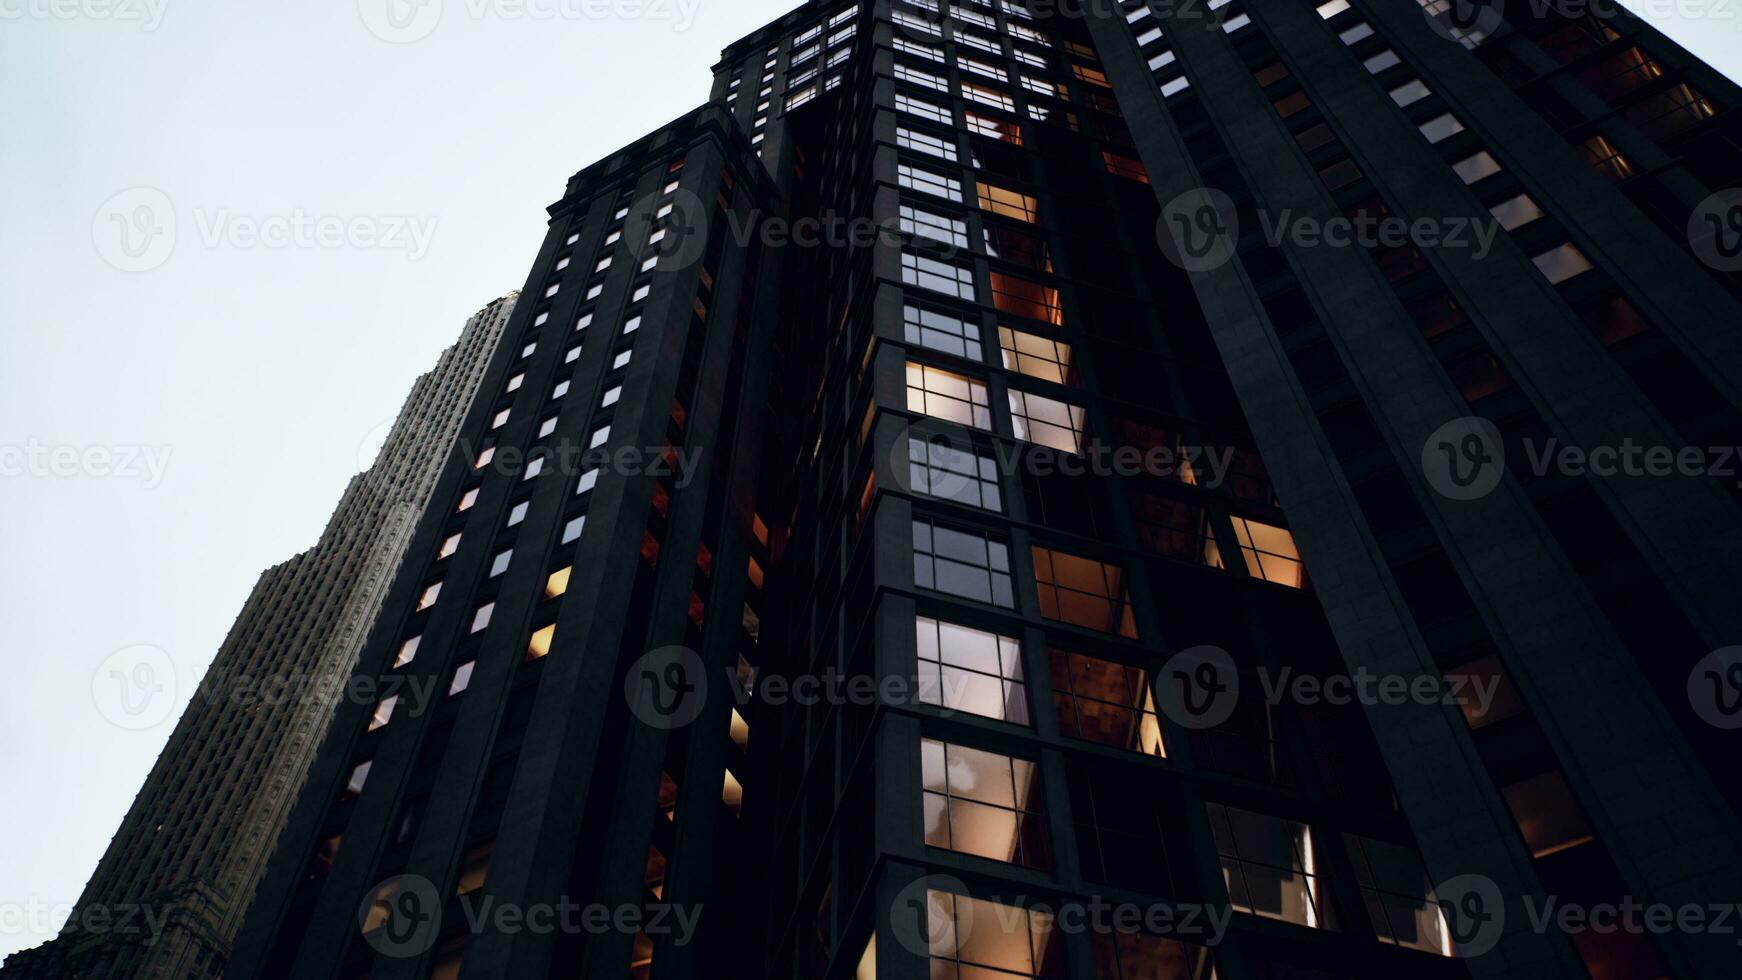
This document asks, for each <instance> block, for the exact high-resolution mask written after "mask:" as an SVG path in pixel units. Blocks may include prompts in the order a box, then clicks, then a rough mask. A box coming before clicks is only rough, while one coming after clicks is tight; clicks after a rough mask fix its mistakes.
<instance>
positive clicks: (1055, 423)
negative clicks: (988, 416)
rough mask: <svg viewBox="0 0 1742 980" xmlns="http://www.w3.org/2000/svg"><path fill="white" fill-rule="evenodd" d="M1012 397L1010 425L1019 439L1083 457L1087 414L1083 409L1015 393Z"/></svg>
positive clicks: (1037, 396)
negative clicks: (1085, 414) (1084, 425)
mask: <svg viewBox="0 0 1742 980" xmlns="http://www.w3.org/2000/svg"><path fill="white" fill-rule="evenodd" d="M1009 396H1010V424H1011V426H1012V427H1014V429H1015V431H1016V438H1018V439H1022V440H1024V441H1026V442H1032V443H1035V444H1036V445H1041V446H1050V447H1052V448H1053V449H1057V450H1059V451H1060V452H1066V453H1078V454H1081V453H1082V451H1083V424H1084V423H1083V419H1084V411H1083V408H1082V407H1081V406H1078V405H1070V404H1066V403H1065V402H1061V401H1057V400H1055V399H1052V398H1043V397H1041V396H1040V395H1032V394H1029V393H1028V392H1025V391H1012V392H1009Z"/></svg>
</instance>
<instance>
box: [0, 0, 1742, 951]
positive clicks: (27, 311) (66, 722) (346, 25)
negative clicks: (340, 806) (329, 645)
mask: <svg viewBox="0 0 1742 980" xmlns="http://www.w3.org/2000/svg"><path fill="white" fill-rule="evenodd" d="M388 2H389V0H312V2H311V0H296V2H293V3H282V2H272V3H269V2H265V0H198V2H192V0H0V92H3V93H5V94H4V108H3V109H0V186H4V187H5V188H6V192H5V194H4V195H3V196H0V522H3V524H0V528H3V529H4V532H5V535H4V541H3V543H0V624H3V630H0V665H3V666H4V668H5V675H4V676H5V682H4V683H3V684H0V794H3V798H4V802H3V803H0V955H4V954H6V953H10V952H12V951H14V950H17V949H21V948H24V947H27V946H32V945H35V944H37V943H39V942H41V941H43V940H45V939H47V938H50V936H52V934H53V933H54V931H55V929H56V928H57V927H58V925H59V923H60V921H61V919H62V918H64V915H65V911H66V906H67V905H68V904H70V903H71V902H72V901H74V900H75V899H76V898H77V897H78V895H79V891H80V889H81V888H82V886H83V885H84V882H85V880H86V879H87V877H88V876H89V875H90V872H91V870H92V869H93V868H94V867H95V865H96V862H97V859H98V858H99V857H100V856H101V855H102V853H103V850H104V848H105V847H106V846H107V844H108V841H109V838H110V836H111V835H112V834H113V833H114V831H115V829H116V828H117V826H119V824H120V821H121V818H122V816H123V815H124V814H125V812H126V810H127V806H128V804H129V803H130V802H131V801H132V799H133V795H134V793H135V792H136V791H137V789H138V787H139V784H140V781H141V780H142V779H143V778H144V777H145V774H146V772H147V771H148V770H149V768H150V766H151V764H152V761H153V760H154V759H155V758H156V757H157V754H158V752H159V750H160V749H161V748H162V747H163V744H164V740H165V739H166V738H167V737H168V735H169V732H170V730H171V728H172V727H173V725H174V719H175V717H176V716H177V715H179V713H180V709H181V707H182V706H183V705H185V703H186V701H187V699H188V698H189V697H190V696H191V694H192V690H193V685H194V684H195V683H196V682H197V681H198V678H199V677H200V676H201V675H202V674H203V673H204V671H205V669H206V667H207V665H208V664H209V663H210V662H211V658H212V656H213V654H214V653H215V652H216V651H217V648H218V645H219V643H220V642H221V641H222V640H223V637H224V634H225V632H226V631H227V630H228V628H229V626H230V623H231V621H232V620H233V619H234V618H235V615H236V613H237V611H238V610H239V609H240V607H241V604H242V601H243V599H244V598H245V597H246V596H247V594H248V591H249V589H250V588H251V587H252V586H253V584H254V581H255V579H256V577H257V576H258V575H259V573H260V572H261V570H262V569H264V568H266V567H267V566H269V565H273V564H276V563H278V562H280V561H283V560H284V559H286V558H288V557H290V556H291V555H292V554H294V553H296V552H298V551H301V550H303V549H305V548H307V547H308V546H309V545H311V544H313V543H314V541H315V540H316V538H317V537H318V536H319V533H320V530H321V527H322V525H323V524H324V523H325V521H326V518H327V516H328V515H329V514H330V513H331V511H332V507H333V505H334V503H335V502H336V501H337V499H338V495H339V493H340V491H341V490H342V489H343V487H344V485H345V482H346V480H347V479H348V478H349V477H350V476H351V475H352V474H353V473H355V472H356V471H358V470H359V469H361V468H362V467H364V466H366V465H367V464H368V462H369V461H370V459H371V458H372V455H373V452H374V448H375V446H376V444H377V442H378V440H379V439H380V438H381V435H382V432H383V430H384V427H385V424H386V423H387V422H388V421H390V420H391V419H392V417H393V415H394V413H395V412H396V411H397V409H398V407H399V404H400V402H401V400H402V399H403V398H404V396H405V393H406V391H407V390H408V388H409V386H410V384H411V382H412V380H413V379H414V378H415V377H416V376H417V375H418V374H420V373H422V372H423V371H424V370H426V369H428V368H429V367H430V366H431V365H433V363H434V362H435V359H436V357H437V355H438V354H439V353H440V351H441V350H442V348H444V347H446V346H447V345H448V344H449V343H451V342H452V341H453V340H454V338H455V337H456V336H457V334H458V332H459V330H460V327H461V326H462V324H463V323H464V321H465V319H466V317H467V316H469V315H470V314H471V313H472V312H474V311H475V310H477V309H478V308H479V307H481V306H483V305H484V304H485V303H487V302H489V301H490V300H491V299H494V298H495V297H497V296H499V295H501V294H502V293H504V292H506V291H508V290H510V289H513V288H517V287H518V286H519V285H520V284H521V282H522V281H523V279H524V278H525V275H526V271H527V268H528V264H529V262H530V260H531V259H532V257H533V256H534V254H535V253H536V251H537V249H538V245H539V242H540V240H541V237H542V234H543V228H544V223H545V215H544V208H545V206H546V205H548V204H550V203H551V202H552V201H554V200H555V199H556V198H557V197H558V196H560V195H561V193H562V189H563V184H564V181H565V180H566V179H567V178H568V176H569V175H570V174H572V173H573V172H574V171H576V170H578V169H580V168H581V167H582V166H584V165H585V164H587V163H590V162H592V161H593V160H595V159H597V158H599V157H600V156H602V155H604V154H606V153H608V152H610V151H611V150H613V149H615V148H617V147H618V146H620V145H622V144H623V143H625V142H627V141H629V140H631V139H633V138H635V137H637V136H640V135H642V134H644V133H646V132H647V131H649V130H651V129H653V128H655V127H657V126H658V125H659V124H661V123H663V122H665V121H666V120H668V119H670V118H672V117H674V116H677V115H679V114H681V113H683V112H685V111H687V110H688V109H690V108H693V107H694V106H695V105H696V104H698V103H699V102H700V101H702V100H703V99H704V98H705V97H706V95H707V91H708V83H709V68H710V67H711V66H712V65H713V63H714V61H715V60H716V58H717V57H718V54H719V51H720V49H721V48H722V47H723V46H724V45H725V44H727V43H729V42H730V41H732V40H734V39H736V38H737V37H739V36H741V35H743V34H744V33H747V32H748V31H750V30H752V29H754V28H755V27H757V26H759V25H760V24H762V23H764V22H766V21H768V20H769V19H772V18H773V17H775V16H778V15H779V14H781V13H783V12H785V11H787V10H790V9H793V8H794V7H797V6H798V5H799V4H798V3H797V2H796V0H568V2H567V3H566V4H565V5H561V6H560V7H559V4H558V0H425V2H424V4H423V5H422V6H421V7H418V6H407V7H404V8H402V9H401V13H404V12H406V11H409V12H410V16H409V17H406V16H397V17H390V16H388V14H389V13H390V12H391V11H389V10H388V9H387V7H386V4H387V3H388ZM1684 2H1685V3H1686V4H1687V5H1688V8H1689V9H1693V10H1695V11H1698V10H1699V9H1700V6H1701V4H1702V0H1684ZM1714 2H1715V0H1714ZM444 4H445V7H444ZM1665 4H1667V0H1664V4H1660V5H1665ZM1705 6H1707V7H1710V6H1711V4H1709V3H1708V4H1705ZM559 9H561V10H566V11H569V12H570V13H568V14H564V15H559V16H556V17H549V16H533V15H532V14H531V12H532V11H538V12H550V11H555V10H559ZM636 12H640V13H639V14H637V15H633V16H632V15H631V14H635V13H636ZM432 14H433V15H436V16H435V17H432V16H431V15H432ZM1660 22H1661V23H1662V24H1663V25H1664V26H1665V29H1666V30H1668V31H1670V33H1671V34H1672V35H1673V36H1675V37H1677V38H1678V39H1679V40H1681V41H1682V42H1683V43H1684V44H1688V45H1689V46H1690V47H1692V48H1694V49H1695V51H1696V52H1697V53H1699V54H1701V55H1702V56H1704V57H1706V58H1708V59H1709V60H1712V61H1714V62H1715V63H1717V64H1718V65H1719V66H1720V67H1722V68H1724V70H1725V71H1727V72H1728V73H1729V74H1731V76H1732V77H1735V76H1736V75H1737V69H1738V67H1739V66H1742V32H1739V31H1738V29H1737V28H1738V21H1736V20H1733V19H1726V20H1723V21H1721V22H1715V21H1713V20H1711V19H1708V20H1706V21H1704V22H1700V21H1679V22H1678V21H1673V20H1668V21H1660ZM142 661H143V662H147V663H155V664H167V665H171V667H170V669H172V670H173V679H172V683H173V685H174V686H173V689H172V692H171V693H173V695H174V696H173V697H172V698H168V697H166V698H159V699H158V701H157V702H156V704H154V706H153V707H152V708H151V709H150V710H148V711H146V712H144V713H142V714H130V713H129V711H128V706H127V705H124V704H120V703H118V702H117V701H116V700H115V698H116V697H117V694H116V691H115V689H114V688H113V687H112V686H111V685H112V684H113V678H111V677H110V676H109V673H110V672H111V671H113V670H115V669H117V668H124V669H130V668H131V666H132V665H133V664H135V663H138V662H142Z"/></svg>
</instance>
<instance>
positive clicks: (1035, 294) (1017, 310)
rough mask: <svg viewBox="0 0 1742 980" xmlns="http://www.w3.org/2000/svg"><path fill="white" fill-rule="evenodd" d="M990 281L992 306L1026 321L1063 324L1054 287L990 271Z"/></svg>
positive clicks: (1057, 293)
mask: <svg viewBox="0 0 1742 980" xmlns="http://www.w3.org/2000/svg"><path fill="white" fill-rule="evenodd" d="M990 281H991V283H992V305H993V306H996V307H997V308H998V309H1000V310H1003V311H1004V312H1006V313H1012V314H1015V315H1016V316H1025V317H1028V318H1029V319H1030V320H1041V321H1043V322H1046V323H1050V324H1052V325H1054V326H1059V327H1062V326H1064V323H1065V311H1064V306H1063V304H1062V303H1061V302H1060V299H1059V291H1058V289H1057V288H1055V287H1053V286H1047V285H1042V284H1041V283H1038V282H1032V281H1030V280H1027V279H1023V278H1021V277H1018V276H1012V275H1006V274H1005V273H1002V272H994V273H992V274H991V276H990Z"/></svg>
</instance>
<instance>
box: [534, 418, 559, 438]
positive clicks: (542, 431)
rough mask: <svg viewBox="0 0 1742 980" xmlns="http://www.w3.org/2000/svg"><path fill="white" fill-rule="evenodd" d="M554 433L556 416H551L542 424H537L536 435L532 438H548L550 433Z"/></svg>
mask: <svg viewBox="0 0 1742 980" xmlns="http://www.w3.org/2000/svg"><path fill="white" fill-rule="evenodd" d="M555 431H556V416H555V415H552V416H551V417H550V418H547V419H545V420H544V421H543V422H540V423H538V435H537V436H534V437H533V438H536V439H543V438H544V437H545V436H548V435H550V434H551V433H552V432H555Z"/></svg>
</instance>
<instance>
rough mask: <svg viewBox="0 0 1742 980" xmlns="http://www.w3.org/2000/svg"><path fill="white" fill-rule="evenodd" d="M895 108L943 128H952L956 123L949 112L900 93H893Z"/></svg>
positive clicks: (939, 106)
mask: <svg viewBox="0 0 1742 980" xmlns="http://www.w3.org/2000/svg"><path fill="white" fill-rule="evenodd" d="M895 108H896V109H897V110H898V111H900V112H905V113H907V114H908V115H910V116H918V117H919V118H921V119H927V120H930V121H931V122H935V123H943V124H944V125H945V126H953V125H955V122H956V121H955V119H954V118H952V117H951V116H950V110H948V109H946V108H944V107H943V106H941V105H938V104H936V103H933V102H927V101H925V100H924V99H912V98H908V97H907V96H905V95H903V94H901V93H900V92H897V93H895Z"/></svg>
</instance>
